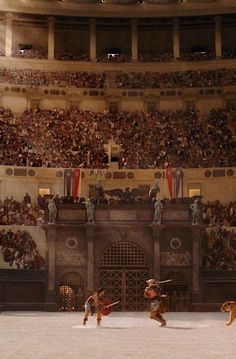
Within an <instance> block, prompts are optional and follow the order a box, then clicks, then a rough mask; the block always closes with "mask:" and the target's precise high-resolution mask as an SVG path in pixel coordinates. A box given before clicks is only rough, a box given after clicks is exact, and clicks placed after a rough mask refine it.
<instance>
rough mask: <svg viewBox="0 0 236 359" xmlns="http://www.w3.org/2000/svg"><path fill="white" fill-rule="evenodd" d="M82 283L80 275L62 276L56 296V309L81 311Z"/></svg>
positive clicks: (73, 273)
mask: <svg viewBox="0 0 236 359" xmlns="http://www.w3.org/2000/svg"><path fill="white" fill-rule="evenodd" d="M83 300H84V283H83V279H82V277H81V276H80V274H78V273H76V272H69V273H66V274H64V275H63V277H62V278H61V280H60V286H59V290H58V295H57V303H58V309H59V310H61V311H78V310H82V305H83Z"/></svg>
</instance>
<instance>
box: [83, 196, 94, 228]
mask: <svg viewBox="0 0 236 359" xmlns="http://www.w3.org/2000/svg"><path fill="white" fill-rule="evenodd" d="M84 204H85V208H86V210H87V223H88V224H93V223H94V204H93V202H92V201H91V200H90V198H88V199H87V200H86V201H85V202H84Z"/></svg>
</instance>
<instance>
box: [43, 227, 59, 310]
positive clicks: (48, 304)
mask: <svg viewBox="0 0 236 359" xmlns="http://www.w3.org/2000/svg"><path fill="white" fill-rule="evenodd" d="M45 230H46V235H47V242H46V243H47V259H48V261H47V262H48V283H47V290H46V301H45V310H48V311H50V310H57V304H56V288H55V267H56V248H55V240H56V226H53V225H52V226H47V227H46V228H45Z"/></svg>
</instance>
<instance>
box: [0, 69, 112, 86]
mask: <svg viewBox="0 0 236 359" xmlns="http://www.w3.org/2000/svg"><path fill="white" fill-rule="evenodd" d="M0 82H1V83H10V84H14V85H28V86H33V87H38V86H59V87H77V88H84V87H86V88H103V87H104V84H105V74H104V73H96V72H85V71H84V72H83V71H81V72H69V71H41V70H32V69H6V68H0Z"/></svg>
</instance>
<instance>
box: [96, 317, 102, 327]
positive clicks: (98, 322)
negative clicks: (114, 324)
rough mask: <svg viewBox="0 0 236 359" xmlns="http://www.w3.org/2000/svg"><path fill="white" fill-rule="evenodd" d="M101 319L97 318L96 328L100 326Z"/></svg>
mask: <svg viewBox="0 0 236 359" xmlns="http://www.w3.org/2000/svg"><path fill="white" fill-rule="evenodd" d="M101 320H102V319H101V318H97V326H99V325H101Z"/></svg>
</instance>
